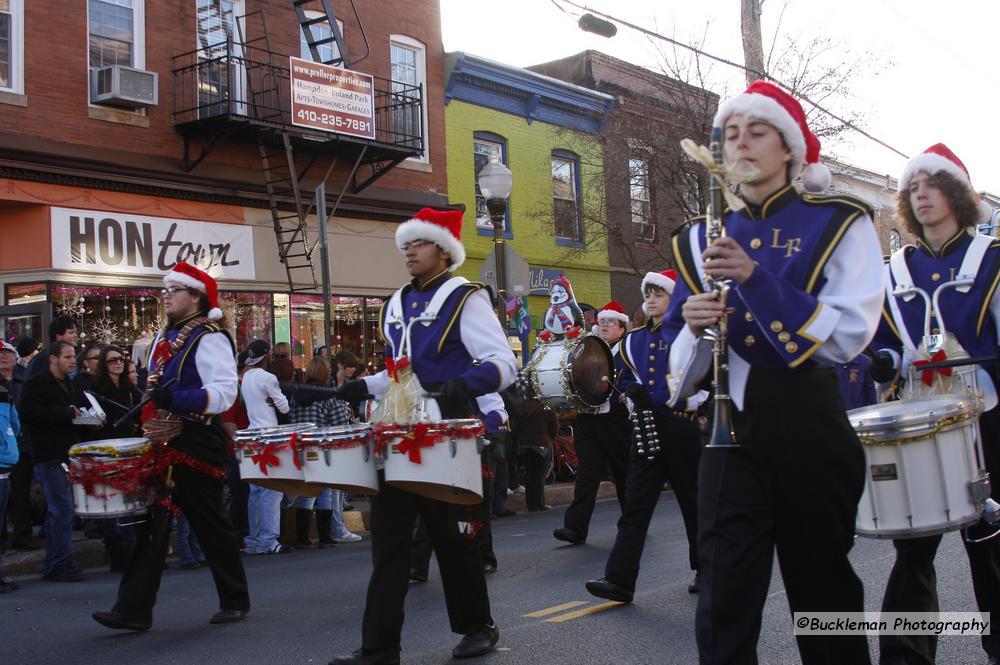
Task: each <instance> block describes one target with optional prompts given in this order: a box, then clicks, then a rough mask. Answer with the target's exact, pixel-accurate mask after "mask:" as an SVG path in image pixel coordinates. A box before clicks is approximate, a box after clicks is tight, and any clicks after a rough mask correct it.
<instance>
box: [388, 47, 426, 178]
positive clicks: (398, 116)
mask: <svg viewBox="0 0 1000 665" xmlns="http://www.w3.org/2000/svg"><path fill="white" fill-rule="evenodd" d="M389 62H390V69H391V71H390V78H391V79H392V93H393V100H392V106H393V111H392V118H391V121H390V129H391V131H392V132H394V136H393V139H394V141H395V142H396V143H404V144H406V143H407V142H409V144H410V145H414V146H416V145H420V141H419V137H423V154H422V155H421V156H420V157H419V158H417V159H418V161H422V162H426V161H427V154H428V151H427V57H426V49H425V48H424V45H423V44H421V43H420V42H418V41H417V40H415V39H413V38H411V37H407V36H405V35H390V38H389Z"/></svg>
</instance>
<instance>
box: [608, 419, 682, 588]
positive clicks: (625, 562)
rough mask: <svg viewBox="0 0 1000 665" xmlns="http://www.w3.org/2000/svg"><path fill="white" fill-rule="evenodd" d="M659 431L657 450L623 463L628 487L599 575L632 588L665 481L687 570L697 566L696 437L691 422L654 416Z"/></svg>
mask: <svg viewBox="0 0 1000 665" xmlns="http://www.w3.org/2000/svg"><path fill="white" fill-rule="evenodd" d="M656 430H657V433H658V434H659V436H660V446H661V449H660V452H659V453H657V454H656V456H655V457H654V458H653V459H651V460H650V459H647V458H646V457H645V456H640V455H637V454H636V453H635V450H634V447H633V450H632V456H631V459H630V461H629V466H628V488H627V491H626V495H625V509H624V510H623V511H622V516H621V518H620V519H619V520H618V535H617V537H616V538H615V545H614V547H612V548H611V554H610V555H609V556H608V563H607V565H606V566H605V568H604V576H605V577H606V578H607V579H609V580H611V581H612V582H614V583H615V584H618V585H619V586H623V587H625V588H626V589H629V590H630V591H634V590H635V581H636V578H637V577H638V576H639V561H640V559H642V550H643V548H644V547H645V545H646V533H647V531H649V521H650V520H651V519H652V518H653V511H654V510H656V502H657V501H658V500H659V498H660V492H661V491H663V483H665V482H667V481H669V482H670V487H671V488H672V489H673V491H674V496H676V497H677V503H678V505H679V506H680V509H681V516H682V517H683V519H684V530H685V531H687V539H688V562H689V563H690V565H691V570H697V568H698V524H697V522H698V520H697V515H698V505H697V504H698V490H697V486H696V485H697V478H698V457H699V455H700V454H701V437H700V435H699V432H698V428H697V427H696V426H695V425H694V423H692V422H690V421H688V420H681V419H679V418H668V417H666V416H656Z"/></svg>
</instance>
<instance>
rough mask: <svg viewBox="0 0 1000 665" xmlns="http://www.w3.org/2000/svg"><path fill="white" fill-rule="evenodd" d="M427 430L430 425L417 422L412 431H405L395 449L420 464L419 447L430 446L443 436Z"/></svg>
mask: <svg viewBox="0 0 1000 665" xmlns="http://www.w3.org/2000/svg"><path fill="white" fill-rule="evenodd" d="M429 430H430V425H426V424H424V423H417V424H416V425H414V426H413V431H411V432H407V433H406V435H405V436H404V437H403V440H402V441H401V442H400V443H399V445H398V446H397V447H396V448H397V450H399V452H401V453H403V454H404V455H409V456H410V461H411V462H413V463H414V464H420V461H421V460H420V449H421V448H430V447H431V446H433V445H434V444H435V443H437V442H438V441H440V440H441V439H442V438H444V437H442V436H441V435H440V434H430V433H429Z"/></svg>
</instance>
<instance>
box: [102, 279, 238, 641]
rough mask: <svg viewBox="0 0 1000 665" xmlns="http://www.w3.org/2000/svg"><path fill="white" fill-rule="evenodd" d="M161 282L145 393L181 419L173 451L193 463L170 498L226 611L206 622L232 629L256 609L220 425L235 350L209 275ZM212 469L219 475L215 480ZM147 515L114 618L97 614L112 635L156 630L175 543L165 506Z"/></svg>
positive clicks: (228, 401)
mask: <svg viewBox="0 0 1000 665" xmlns="http://www.w3.org/2000/svg"><path fill="white" fill-rule="evenodd" d="M163 283H164V286H166V288H165V289H163V308H164V310H165V311H166V314H167V319H168V323H167V327H166V328H165V329H164V330H163V331H161V332H160V334H159V336H158V338H157V340H156V342H155V343H154V344H153V346H152V349H153V351H152V353H151V354H150V358H149V370H150V377H151V378H150V380H151V381H153V386H152V387H151V388H150V391H149V393H148V394H149V395H150V396H151V397H152V403H153V404H155V405H156V407H157V408H158V409H160V410H162V411H165V412H167V413H168V414H170V416H172V417H173V418H175V419H180V423H181V429H180V433H179V434H178V435H177V436H176V438H174V439H172V440H171V441H170V442H169V444H168V445H169V446H170V447H171V448H173V449H175V450H177V451H180V452H181V453H184V454H185V455H187V459H188V462H189V464H190V465H188V464H184V463H178V464H175V465H174V466H173V472H172V480H173V484H174V488H173V489H172V490H171V492H172V494H171V500H172V501H173V503H174V504H176V505H177V506H178V507H179V508H180V509H181V510H182V511H183V512H184V515H185V516H186V517H187V518H188V521H189V522H190V523H191V529H192V530H193V531H194V535H195V536H196V537H197V538H198V542H199V543H200V544H201V548H202V551H203V552H204V554H205V558H206V559H207V560H208V565H209V566H210V567H211V569H212V577H213V578H214V580H215V587H216V590H217V591H218V593H219V605H220V608H221V609H220V610H219V611H218V612H216V613H215V614H214V615H213V616H212V618H211V619H210V621H211V623H231V622H233V621H239V620H241V619H243V618H244V617H245V616H246V615H247V613H248V612H249V611H250V593H249V591H248V589H247V577H246V572H245V571H244V569H243V562H242V561H241V560H240V546H239V541H238V540H237V537H236V533H235V532H234V531H233V527H232V525H231V524H230V523H229V518H228V517H227V516H226V514H225V512H224V510H223V503H222V485H223V478H224V477H225V472H224V471H223V464H224V461H225V457H226V437H225V435H224V433H223V429H222V426H221V423H219V420H218V418H216V416H217V415H218V414H221V413H223V412H225V411H226V410H227V409H228V408H229V407H230V406H231V405H232V403H233V401H234V400H235V399H236V384H237V379H236V360H235V349H234V347H233V342H232V340H231V339H230V337H229V333H228V332H226V328H225V323H224V322H223V321H222V310H220V309H219V308H218V286H217V285H216V282H215V280H214V279H213V278H212V277H210V276H209V275H208V274H206V273H205V272H203V271H201V270H199V269H197V268H195V267H194V266H191V265H188V264H187V263H178V264H176V265H175V266H174V267H173V269H172V270H171V271H170V272H169V273H167V275H166V276H165V277H164V278H163ZM178 340H179V341H178ZM154 377H158V378H156V379H154ZM167 384H169V385H167ZM212 469H214V470H217V475H210V473H209V472H210V470H212ZM150 511H151V517H150V519H148V520H145V521H141V522H139V523H138V524H137V525H136V528H135V530H136V542H135V551H134V553H133V554H132V559H131V561H130V562H129V564H128V567H127V568H126V569H125V574H124V576H123V577H122V581H121V584H120V585H119V587H118V602H116V603H115V606H114V608H113V609H112V610H111V611H110V612H94V614H93V617H94V620H95V621H97V622H98V623H100V624H102V625H104V626H107V627H108V628H120V629H126V630H147V629H148V628H149V627H150V626H151V625H152V622H153V605H154V604H155V603H156V592H157V590H158V589H159V588H160V576H161V575H162V574H163V561H164V559H166V556H167V546H168V544H169V537H170V511H169V510H167V509H166V508H164V507H163V506H160V505H155V506H153V507H152V508H150Z"/></svg>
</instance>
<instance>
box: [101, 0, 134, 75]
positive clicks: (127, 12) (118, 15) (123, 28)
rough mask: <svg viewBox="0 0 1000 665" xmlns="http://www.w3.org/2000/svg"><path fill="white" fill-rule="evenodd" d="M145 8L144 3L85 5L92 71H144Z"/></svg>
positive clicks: (118, 0)
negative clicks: (98, 69) (118, 67)
mask: <svg viewBox="0 0 1000 665" xmlns="http://www.w3.org/2000/svg"><path fill="white" fill-rule="evenodd" d="M144 4H145V2H144V0H89V1H88V4H87V8H88V19H87V20H88V46H89V51H90V56H89V62H90V66H91V67H94V68H96V67H110V66H112V65H121V66H124V67H136V68H138V69H142V68H143V67H145V65H146V54H145V34H144V32H145V31H144V27H143V25H144V20H143V11H144V9H145V7H144Z"/></svg>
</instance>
